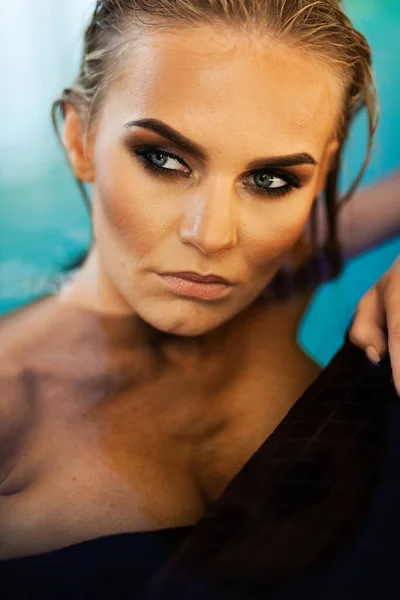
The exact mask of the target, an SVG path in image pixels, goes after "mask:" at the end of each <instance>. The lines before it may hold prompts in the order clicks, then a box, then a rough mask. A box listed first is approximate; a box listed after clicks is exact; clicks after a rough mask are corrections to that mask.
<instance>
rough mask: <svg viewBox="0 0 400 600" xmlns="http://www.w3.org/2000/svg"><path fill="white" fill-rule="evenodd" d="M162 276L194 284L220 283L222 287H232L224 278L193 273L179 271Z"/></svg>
mask: <svg viewBox="0 0 400 600" xmlns="http://www.w3.org/2000/svg"><path fill="white" fill-rule="evenodd" d="M162 275H169V276H172V277H180V278H182V279H188V280H189V281H195V282H196V283H220V284H223V285H233V283H232V282H231V281H228V280H227V279H225V278H224V277H219V276H218V275H200V274H199V273H194V272H193V271H180V272H178V273H162Z"/></svg>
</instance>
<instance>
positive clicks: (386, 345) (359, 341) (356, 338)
mask: <svg viewBox="0 0 400 600" xmlns="http://www.w3.org/2000/svg"><path fill="white" fill-rule="evenodd" d="M385 328H387V330H388V339H387V338H386V335H385V332H384V329H385ZM349 338H350V341H351V342H353V344H355V345H356V346H359V347H360V348H362V349H363V350H365V352H366V354H367V356H368V358H369V359H370V360H371V361H372V362H374V363H378V362H379V361H380V360H381V359H382V358H383V357H384V355H385V354H386V353H387V351H389V355H390V362H391V365H392V372H393V382H394V385H395V387H396V390H397V393H398V394H399V396H400V257H399V258H398V259H397V260H396V261H395V263H394V264H393V265H392V266H391V268H390V269H389V270H388V271H386V273H385V274H384V275H383V277H381V279H379V281H378V283H376V284H375V285H374V286H373V287H372V288H371V289H369V290H368V292H367V293H366V294H364V296H363V297H362V298H361V300H360V302H359V304H358V306H357V310H356V314H355V317H354V321H353V325H352V327H351V329H350V331H349Z"/></svg>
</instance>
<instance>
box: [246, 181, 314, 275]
mask: <svg viewBox="0 0 400 600" xmlns="http://www.w3.org/2000/svg"><path fill="white" fill-rule="evenodd" d="M312 198H313V196H312V194H310V193H309V192H308V193H306V192H303V193H301V192H297V193H294V194H293V196H291V197H290V198H283V199H281V200H280V199H277V200H272V201H270V200H268V201H267V202H268V205H267V206H265V207H262V208H263V210H262V212H263V213H264V214H262V215H261V214H259V215H258V218H257V219H254V221H253V224H252V226H251V228H249V229H248V231H247V236H246V237H247V239H248V240H249V243H248V252H247V257H248V259H249V260H250V261H251V262H252V263H253V264H255V265H257V266H259V267H261V268H263V267H270V266H271V263H274V264H275V263H279V261H281V260H282V258H283V257H284V256H285V254H287V253H288V252H289V251H290V250H291V248H293V246H294V245H295V243H296V241H297V240H298V239H299V237H300V236H301V233H302V231H303V230H304V227H305V225H306V223H307V220H308V217H309V214H310V210H311V207H312V202H313V200H312Z"/></svg>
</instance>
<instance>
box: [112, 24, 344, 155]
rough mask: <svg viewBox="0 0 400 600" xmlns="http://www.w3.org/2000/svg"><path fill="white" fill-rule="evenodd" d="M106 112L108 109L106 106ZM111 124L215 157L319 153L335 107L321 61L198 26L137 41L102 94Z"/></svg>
mask: <svg viewBox="0 0 400 600" xmlns="http://www.w3.org/2000/svg"><path fill="white" fill-rule="evenodd" d="M107 105H108V106H107ZM111 106H112V107H113V109H114V110H113V114H114V115H115V118H114V119H113V121H114V124H115V125H116V126H118V123H120V126H122V121H123V122H126V121H129V120H131V119H133V118H135V119H136V118H159V119H161V120H164V121H165V122H167V123H168V124H170V125H171V126H173V127H176V128H178V129H180V130H181V132H182V133H184V134H185V135H187V136H188V137H191V138H192V139H194V140H197V141H198V142H199V143H203V144H204V145H205V147H207V148H210V147H211V146H215V150H216V151H218V148H221V147H222V146H224V145H226V144H229V145H230V144H235V145H237V144H240V145H241V147H243V149H244V150H246V149H247V148H248V149H249V151H250V150H252V151H253V152H254V149H255V147H260V148H263V149H264V150H265V149H268V150H269V151H270V152H271V153H275V154H285V153H287V151H288V150H289V151H291V152H295V151H300V152H304V151H310V152H314V153H315V154H319V153H321V151H322V149H323V147H324V145H325V144H326V142H327V140H328V138H329V137H330V135H331V133H332V131H333V129H334V125H335V122H336V117H337V113H338V110H339V106H340V85H339V82H338V80H337V76H336V75H335V74H334V73H333V70H332V69H331V68H330V67H329V66H328V65H326V64H324V63H323V61H322V60H316V59H314V58H311V56H310V55H309V54H306V53H304V52H302V51H300V50H299V49H298V48H295V47H291V46H289V45H288V44H285V43H283V42H282V41H278V40H276V39H273V38H268V37H267V36H266V35H261V34H258V35H256V34H252V35H249V34H248V33H244V32H240V31H237V30H234V29H228V28H227V27H219V26H201V27H196V28H194V27H193V28H180V29H177V30H174V31H157V32H155V33H151V34H150V35H149V34H147V35H146V34H145V33H143V34H141V35H140V37H139V42H138V43H135V47H134V48H133V49H132V51H131V52H130V53H129V58H127V59H126V60H125V63H124V68H123V70H122V72H121V77H120V78H119V79H118V81H117V82H116V83H115V84H114V85H113V86H112V87H111V88H110V89H109V92H108V95H107V96H106V102H105V111H107V108H108V109H110V108H111Z"/></svg>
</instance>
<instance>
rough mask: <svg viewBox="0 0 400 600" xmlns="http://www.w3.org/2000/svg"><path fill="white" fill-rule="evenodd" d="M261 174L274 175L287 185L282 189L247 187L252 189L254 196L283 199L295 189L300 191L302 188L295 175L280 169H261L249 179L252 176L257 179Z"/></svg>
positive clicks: (251, 174) (254, 172) (250, 174)
mask: <svg viewBox="0 0 400 600" xmlns="http://www.w3.org/2000/svg"><path fill="white" fill-rule="evenodd" d="M261 173H268V174H269V175H272V177H278V178H279V179H282V180H283V181H285V182H286V185H285V186H282V187H280V188H262V187H260V186H256V185H246V186H245V187H246V189H250V190H251V191H252V192H253V193H254V194H257V195H258V196H269V197H271V196H272V197H276V198H279V197H280V198H282V197H283V196H286V195H287V194H290V192H291V191H293V189H299V188H301V187H302V186H301V183H300V181H299V179H298V178H297V177H296V176H295V175H292V174H291V173H288V172H287V171H279V170H278V169H272V168H271V169H259V170H257V171H253V172H252V173H249V175H248V176H247V178H248V177H252V176H253V177H255V176H256V175H260V174H261Z"/></svg>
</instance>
